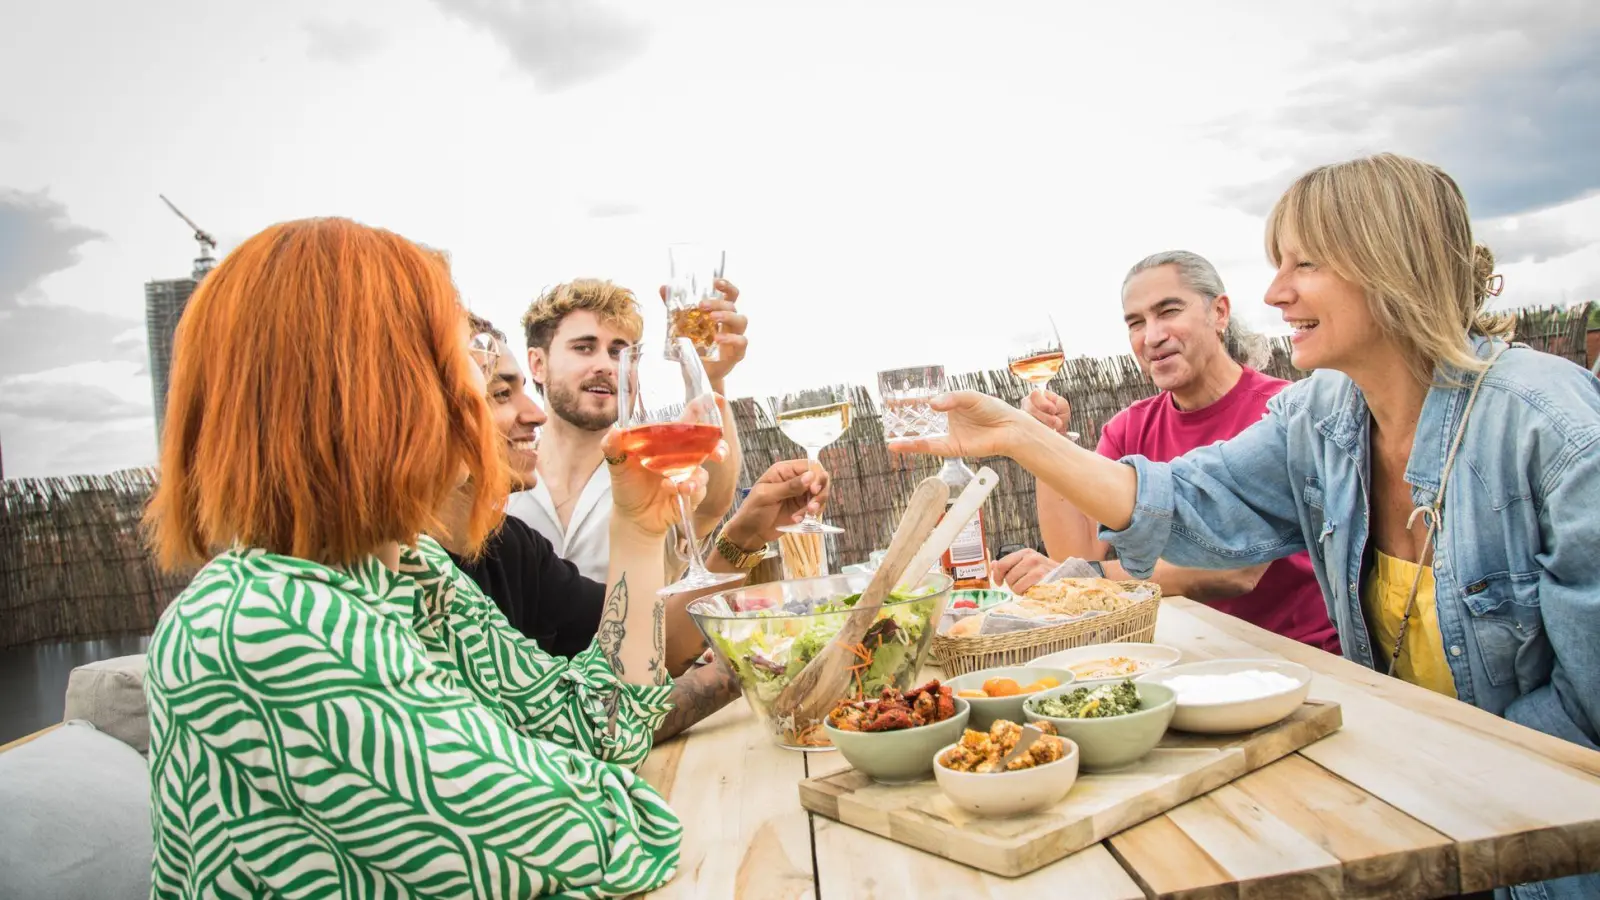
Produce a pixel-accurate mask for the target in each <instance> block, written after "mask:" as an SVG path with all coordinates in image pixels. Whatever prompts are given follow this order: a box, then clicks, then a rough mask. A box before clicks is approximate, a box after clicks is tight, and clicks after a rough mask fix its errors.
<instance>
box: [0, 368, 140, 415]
mask: <svg viewBox="0 0 1600 900" xmlns="http://www.w3.org/2000/svg"><path fill="white" fill-rule="evenodd" d="M152 402H153V401H152V400H151V399H150V398H149V397H148V396H146V397H145V398H144V400H143V402H140V401H138V400H132V399H129V398H127V397H124V396H121V395H119V394H117V393H115V392H113V391H112V390H111V389H109V388H107V387H105V386H104V385H99V384H90V383H83V382H74V381H54V380H51V381H45V380H37V379H29V378H8V379H5V380H4V381H0V416H14V417H16V418H19V419H31V420H34V421H36V422H59V423H67V422H114V421H117V420H120V419H147V420H150V421H152V422H154V416H155V413H154V412H153V407H152Z"/></svg>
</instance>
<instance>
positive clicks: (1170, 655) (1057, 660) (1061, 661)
mask: <svg viewBox="0 0 1600 900" xmlns="http://www.w3.org/2000/svg"><path fill="white" fill-rule="evenodd" d="M1113 656H1125V657H1127V658H1128V659H1133V660H1138V661H1139V662H1140V663H1141V664H1142V668H1140V669H1139V671H1137V672H1134V673H1132V674H1129V675H1115V676H1112V677H1109V678H1091V677H1088V676H1087V675H1080V674H1079V673H1080V672H1086V671H1087V668H1086V664H1088V663H1093V662H1095V661H1096V660H1103V659H1109V658H1110V657H1113ZM1182 658H1183V652H1182V651H1181V650H1179V649H1178V648H1177V647H1168V646H1167V645H1166V644H1136V643H1112V644H1090V645H1089V646H1087V647H1073V648H1072V649H1071V650H1062V651H1059V652H1057V653H1050V654H1047V655H1045V656H1040V657H1037V658H1035V659H1034V660H1032V661H1031V662H1029V663H1028V665H1030V666H1050V667H1052V668H1056V669H1066V670H1067V671H1069V672H1071V673H1072V675H1073V681H1074V683H1076V684H1077V685H1078V686H1079V687H1082V686H1084V685H1086V684H1104V683H1106V682H1117V681H1123V680H1125V679H1128V678H1137V677H1139V676H1140V675H1145V674H1148V673H1150V672H1153V671H1156V670H1157V669H1165V668H1167V667H1168V666H1173V665H1177V663H1178V660H1180V659H1182Z"/></svg>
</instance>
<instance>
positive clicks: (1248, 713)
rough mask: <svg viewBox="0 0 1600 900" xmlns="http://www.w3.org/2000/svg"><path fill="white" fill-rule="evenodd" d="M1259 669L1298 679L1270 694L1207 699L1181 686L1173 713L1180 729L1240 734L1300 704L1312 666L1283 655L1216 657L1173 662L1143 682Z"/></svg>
mask: <svg viewBox="0 0 1600 900" xmlns="http://www.w3.org/2000/svg"><path fill="white" fill-rule="evenodd" d="M1250 670H1257V671H1263V672H1276V673H1278V674H1280V675H1286V676H1288V677H1289V678H1291V679H1293V680H1294V685H1293V686H1291V687H1285V688H1283V689H1282V690H1278V691H1274V692H1272V693H1270V694H1263V695H1259V696H1254V697H1249V698H1246V699H1241V700H1223V701H1206V702H1201V701H1197V700H1195V699H1194V698H1193V697H1192V695H1191V698H1190V699H1187V700H1186V699H1184V694H1183V691H1182V690H1181V689H1177V690H1176V693H1177V710H1176V711H1175V712H1174V713H1173V716H1172V727H1173V728H1176V729H1178V730H1179V731H1193V732H1198V733H1200V734H1236V733H1239V732H1244V731H1255V730H1256V729H1258V728H1265V727H1267V726H1268V725H1271V724H1273V723H1274V722H1277V721H1279V720H1281V719H1284V718H1286V717H1287V716H1289V714H1291V713H1293V712H1294V711H1295V710H1297V709H1299V708H1300V704H1302V703H1304V702H1305V700H1306V695H1307V694H1309V693H1311V670H1310V669H1308V668H1306V667H1305V666H1302V665H1300V664H1299V663H1292V662H1288V661H1287V660H1281V659H1212V660H1207V661H1206V662H1197V663H1189V664H1187V665H1182V666H1172V667H1170V668H1166V669H1161V670H1158V671H1155V672H1151V673H1150V674H1148V675H1142V676H1140V677H1139V678H1138V679H1136V681H1137V683H1139V684H1147V683H1153V684H1159V685H1162V686H1164V687H1167V688H1169V689H1171V688H1172V685H1171V682H1172V679H1175V678H1179V677H1181V676H1184V675H1230V674H1233V673H1235V672H1246V671H1250Z"/></svg>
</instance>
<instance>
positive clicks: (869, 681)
mask: <svg viewBox="0 0 1600 900" xmlns="http://www.w3.org/2000/svg"><path fill="white" fill-rule="evenodd" d="M871 580H872V574H871V573H869V572H857V573H847V574H840V575H828V576H824V577H822V578H802V579H798V580H795V581H775V582H770V583H768V584H758V585H753V586H751V587H745V588H740V589H738V590H733V591H724V592H722V593H719V594H713V595H711V596H709V597H702V598H701V599H699V600H696V601H694V602H693V603H691V604H690V605H689V615H690V616H691V617H692V618H693V619H694V621H695V624H696V625H698V626H700V631H701V632H702V633H703V634H704V635H705V636H706V641H707V642H708V643H709V644H710V645H711V648H712V650H713V651H714V652H715V653H716V655H717V656H718V657H720V658H721V659H722V660H723V661H724V662H725V663H727V665H728V667H729V668H730V669H732V670H733V672H734V674H735V675H736V676H737V677H738V679H739V686H740V688H741V689H742V690H743V692H744V696H745V699H746V700H747V701H749V703H750V709H751V710H753V711H754V712H755V714H756V715H757V716H758V717H760V719H761V721H762V722H764V723H766V724H767V726H768V727H769V728H771V730H772V735H773V738H774V740H776V741H777V742H778V744H779V745H781V746H783V747H787V748H789V749H792V750H831V749H833V746H832V744H831V743H830V742H829V741H828V736H827V734H826V733H825V732H824V731H823V728H822V719H820V718H819V719H816V720H815V721H804V722H801V721H796V720H795V716H794V715H793V714H791V715H789V716H786V717H781V718H780V717H777V716H775V715H774V714H773V709H772V704H773V701H775V700H776V699H777V698H778V694H779V693H780V692H782V691H783V689H784V688H785V687H786V686H787V685H788V684H789V682H791V681H793V680H794V679H795V678H796V677H798V676H799V674H800V672H801V670H802V669H804V668H805V666H806V663H809V662H810V661H811V660H812V659H813V658H815V657H816V656H817V654H819V653H821V652H822V648H823V647H826V646H827V645H828V643H829V642H830V641H832V640H833V638H834V636H835V635H837V634H838V633H839V630H840V629H841V628H843V627H844V623H845V620H846V619H848V618H849V617H850V613H851V611H852V610H853V608H854V606H855V602H856V601H857V600H858V599H860V596H861V592H862V591H864V590H866V587H867V584H868V582H870V581H871ZM950 584H951V582H950V577H949V576H948V575H945V574H943V573H932V572H930V573H929V574H927V575H925V576H923V578H922V580H921V581H920V582H918V583H917V585H916V587H914V588H912V589H911V590H909V591H907V592H904V593H891V594H890V596H889V600H888V602H886V603H884V604H883V605H882V606H880V607H879V608H878V614H877V616H876V618H875V619H874V620H873V622H872V626H871V627H870V628H869V629H868V630H867V635H866V638H865V639H864V640H863V641H862V642H861V646H860V647H858V648H857V649H858V651H864V655H862V654H861V653H860V652H858V653H857V655H856V657H855V658H852V659H851V664H852V672H851V677H850V681H849V683H848V685H847V686H846V688H845V689H844V692H843V693H842V694H841V695H840V696H839V697H836V698H830V702H828V703H827V704H822V705H819V708H820V709H821V710H822V711H823V714H824V715H826V713H827V711H828V710H830V709H832V708H833V705H834V702H836V701H838V700H843V699H845V698H846V696H849V697H855V696H857V695H858V694H862V695H865V696H867V697H876V696H878V694H879V693H880V692H882V690H883V689H884V688H885V687H890V686H893V687H894V688H896V689H897V690H901V691H905V690H910V689H911V688H913V687H916V686H917V684H918V682H917V674H918V673H919V672H920V671H921V669H922V665H923V663H924V661H925V657H926V656H927V653H928V649H929V648H930V647H931V646H932V643H933V632H934V627H933V623H936V622H938V621H939V617H940V616H941V615H943V614H944V608H945V606H946V604H947V603H948V602H949V600H950Z"/></svg>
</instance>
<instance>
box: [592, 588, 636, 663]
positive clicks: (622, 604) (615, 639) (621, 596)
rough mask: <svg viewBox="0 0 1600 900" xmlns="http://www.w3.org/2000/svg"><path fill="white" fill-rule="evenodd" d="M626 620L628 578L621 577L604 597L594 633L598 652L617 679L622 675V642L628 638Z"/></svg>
mask: <svg viewBox="0 0 1600 900" xmlns="http://www.w3.org/2000/svg"><path fill="white" fill-rule="evenodd" d="M627 618H628V576H627V575H626V574H624V575H622V576H621V577H619V578H618V579H617V584H616V587H613V588H612V589H611V594H610V596H608V597H606V603H605V606H603V607H601V609H600V628H599V629H598V630H597V631H595V635H594V639H595V642H596V643H598V644H599V645H600V652H601V653H602V654H604V655H605V658H606V662H607V663H609V664H610V665H611V671H613V672H615V673H617V675H618V677H621V676H622V674H623V668H622V641H623V639H624V638H626V637H627V636H628V628H627V625H626V624H625V622H626V620H627Z"/></svg>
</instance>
